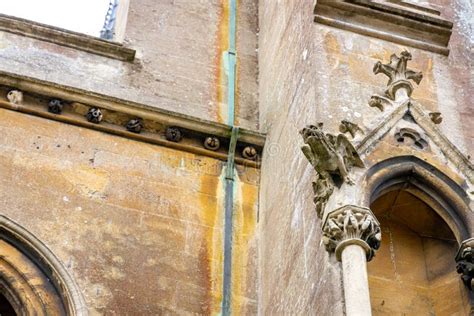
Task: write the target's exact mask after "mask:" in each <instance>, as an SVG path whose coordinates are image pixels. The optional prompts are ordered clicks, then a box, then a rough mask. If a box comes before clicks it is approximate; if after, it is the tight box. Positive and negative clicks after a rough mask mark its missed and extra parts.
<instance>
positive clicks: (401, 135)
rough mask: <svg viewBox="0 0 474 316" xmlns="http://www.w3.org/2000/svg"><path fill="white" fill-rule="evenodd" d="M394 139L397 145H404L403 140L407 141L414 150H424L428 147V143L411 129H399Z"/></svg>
mask: <svg viewBox="0 0 474 316" xmlns="http://www.w3.org/2000/svg"><path fill="white" fill-rule="evenodd" d="M395 139H396V140H397V142H399V143H405V140H407V139H409V140H411V142H412V143H413V146H414V147H415V148H416V149H425V148H426V147H428V141H427V140H426V139H424V138H423V136H422V135H421V134H420V133H419V132H418V131H416V130H414V129H412V128H407V127H403V128H399V129H398V130H397V132H396V133H395Z"/></svg>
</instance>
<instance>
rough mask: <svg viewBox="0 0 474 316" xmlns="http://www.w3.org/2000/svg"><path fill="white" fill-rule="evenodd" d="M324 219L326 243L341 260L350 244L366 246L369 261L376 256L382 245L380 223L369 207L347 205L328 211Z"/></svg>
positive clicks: (324, 240)
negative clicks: (343, 252)
mask: <svg viewBox="0 0 474 316" xmlns="http://www.w3.org/2000/svg"><path fill="white" fill-rule="evenodd" d="M323 220H324V221H323V223H324V224H323V242H324V245H325V246H326V250H327V251H329V252H335V253H336V258H337V260H339V261H341V254H342V251H343V250H344V248H345V247H346V246H348V245H351V244H356V245H359V246H361V247H362V248H364V250H365V251H366V254H367V261H370V260H371V259H372V258H373V257H374V255H375V251H376V250H377V249H379V247H380V242H381V240H382V234H381V230H380V225H379V222H378V221H377V219H376V218H375V216H374V214H373V213H372V211H371V210H370V209H368V208H365V207H360V206H355V205H346V206H343V207H340V208H338V209H335V210H333V211H331V212H329V213H327V215H326V216H325V218H324V219H323Z"/></svg>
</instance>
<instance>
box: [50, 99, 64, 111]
mask: <svg viewBox="0 0 474 316" xmlns="http://www.w3.org/2000/svg"><path fill="white" fill-rule="evenodd" d="M62 111H63V103H62V101H61V100H58V99H53V100H51V101H49V103H48V112H50V113H53V114H61V112H62Z"/></svg>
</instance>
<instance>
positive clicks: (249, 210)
mask: <svg viewBox="0 0 474 316" xmlns="http://www.w3.org/2000/svg"><path fill="white" fill-rule="evenodd" d="M237 183H238V192H237V194H236V196H237V201H236V207H235V212H234V223H233V224H234V233H233V240H234V242H233V247H232V248H233V255H232V267H233V268H232V312H233V313H235V314H236V315H239V314H240V311H241V310H242V308H243V307H244V299H245V298H246V296H247V293H248V292H249V289H248V287H249V286H251V282H252V280H249V279H250V278H251V276H252V275H254V273H252V269H254V266H253V265H252V261H251V257H250V256H251V254H250V246H251V242H252V239H253V238H254V233H255V227H256V214H257V196H258V188H257V187H256V186H253V185H249V184H246V183H243V182H240V181H239V182H237Z"/></svg>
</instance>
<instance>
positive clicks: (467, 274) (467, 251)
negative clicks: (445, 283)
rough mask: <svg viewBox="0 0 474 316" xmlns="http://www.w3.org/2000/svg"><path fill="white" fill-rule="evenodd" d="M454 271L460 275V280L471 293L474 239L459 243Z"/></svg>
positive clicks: (473, 270)
mask: <svg viewBox="0 0 474 316" xmlns="http://www.w3.org/2000/svg"><path fill="white" fill-rule="evenodd" d="M456 262H457V265H456V270H457V272H458V273H459V274H461V279H462V281H463V282H464V284H465V285H466V286H467V288H468V289H469V290H470V291H472V290H473V287H474V282H473V279H474V238H470V239H467V240H465V241H463V242H462V243H461V247H460V248H459V251H458V253H457V255H456Z"/></svg>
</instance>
